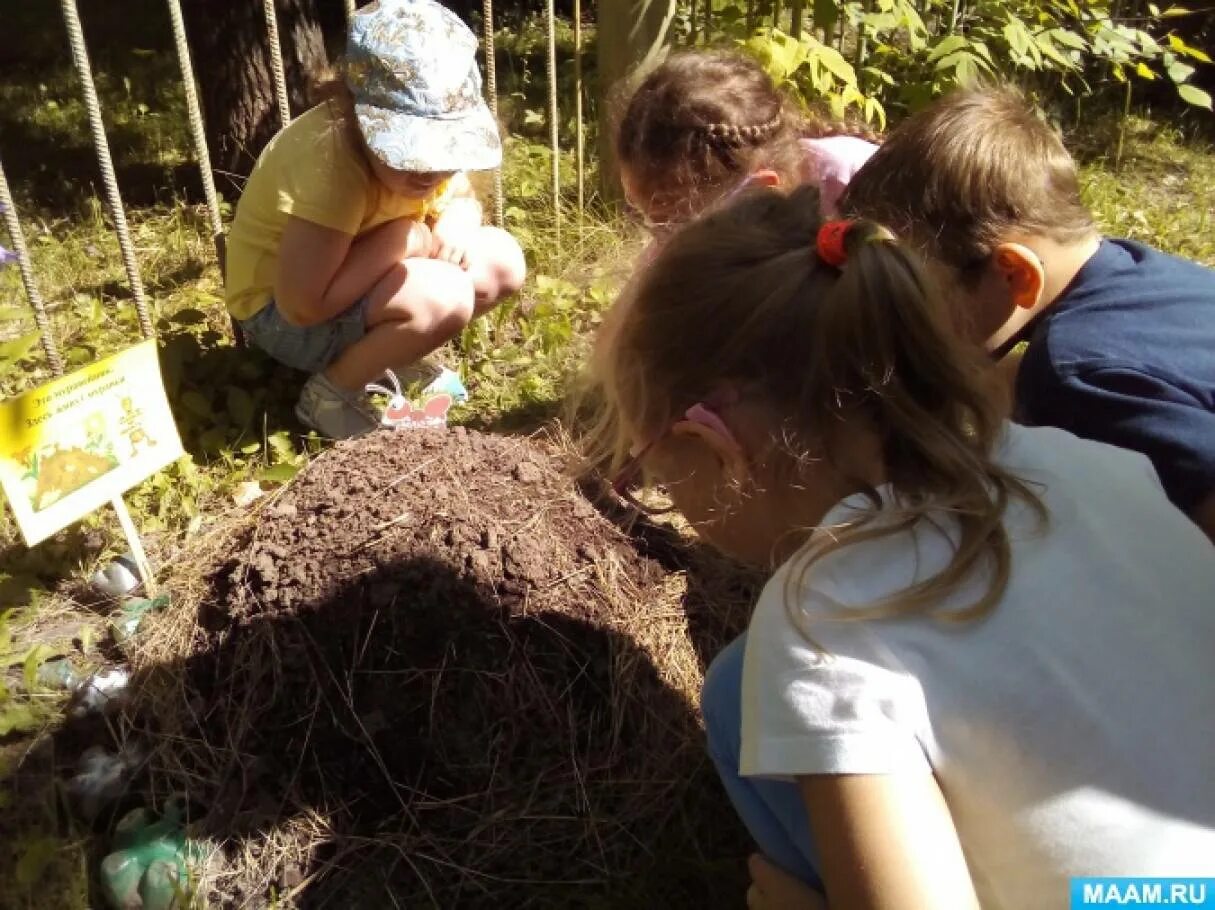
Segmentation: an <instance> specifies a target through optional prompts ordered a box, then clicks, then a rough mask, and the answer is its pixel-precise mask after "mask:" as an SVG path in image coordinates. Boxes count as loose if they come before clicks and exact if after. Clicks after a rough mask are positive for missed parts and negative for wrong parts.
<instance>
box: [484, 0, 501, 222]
mask: <svg viewBox="0 0 1215 910" xmlns="http://www.w3.org/2000/svg"><path fill="white" fill-rule="evenodd" d="M481 24H482V27H483V28H484V31H485V39H484V44H485V97H486V100H487V101H488V102H489V109H490V112H491V113H492V114H493V115H494V120H495V121H496V120H497V119H498V59H497V53H496V51H495V50H494V0H484V2H483V3H482V4H481ZM504 205H505V203H504V201H503V193H502V168H500V167H498V168H494V199H493V217H494V224H495V225H497V226H498V227H502V222H503V219H504V215H503V209H504Z"/></svg>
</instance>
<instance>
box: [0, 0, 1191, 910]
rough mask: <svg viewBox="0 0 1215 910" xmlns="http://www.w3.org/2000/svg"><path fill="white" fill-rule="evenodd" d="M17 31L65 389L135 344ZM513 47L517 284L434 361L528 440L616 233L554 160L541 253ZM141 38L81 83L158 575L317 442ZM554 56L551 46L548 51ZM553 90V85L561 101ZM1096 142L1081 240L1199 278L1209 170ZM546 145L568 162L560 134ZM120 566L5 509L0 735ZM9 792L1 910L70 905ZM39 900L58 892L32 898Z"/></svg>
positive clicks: (74, 647) (58, 839)
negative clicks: (133, 265)
mask: <svg viewBox="0 0 1215 910" xmlns="http://www.w3.org/2000/svg"><path fill="white" fill-rule="evenodd" d="M37 6H39V5H37V4H26V5H23V9H22V11H21V12H20V16H22V17H32V16H34V15H35V13H34V12H31V10H32V9H33V8H34V7H37ZM48 6H49V5H48ZM44 12H45V11H43V13H44ZM43 13H40V15H41V14H43ZM6 15H7V13H6ZM23 22H25V20H24V19H22V21H21V22H18V23H16V24H15V25H13V26H12V27H13V28H15V29H16V28H21V33H23V34H26V33H28V34H35V33H36V34H38V35H40V36H41V37H40V38H39V39H38V41H36V42H34V45H35V46H34V47H33V48H32V49H31V51H30V53H31V54H32V55H33V58H34V59H35V61H36V63H37V66H35V67H34V68H33V70H32V72H33V73H35V74H36V75H31V76H30V77H29V78H27V79H25V80H15V81H8V82H6V83H5V84H3V85H0V136H3V137H4V141H3V144H2V147H0V153H2V154H3V155H4V156H5V166H6V169H7V172H8V174H9V178H10V182H11V183H12V184H13V188H14V191H15V193H16V196H17V204H18V207H19V210H20V212H21V216H22V219H23V222H24V228H25V234H26V238H27V241H28V243H29V245H30V247H31V250H32V254H33V259H34V265H35V271H36V274H37V281H38V285H39V288H40V290H41V293H42V295H43V297H44V298H45V300H46V302H47V305H48V308H49V311H50V315H51V322H52V337H53V339H54V341H55V343H56V345H57V346H58V348H59V349H60V350H61V351H62V352H63V353H64V356H65V358H66V359H67V362H68V363H69V366H70V367H72V368H74V367H77V366H81V365H84V364H86V363H89V362H91V361H92V360H94V359H96V358H97V357H101V356H105V355H106V354H109V353H112V352H114V351H116V350H119V349H121V348H122V347H124V346H126V345H128V344H131V343H133V342H135V341H136V340H138V338H139V335H138V322H137V319H136V316H135V312H134V307H133V304H132V301H131V297H130V293H129V289H128V287H127V283H126V277H125V273H124V271H123V269H122V265H121V261H120V258H119V255H118V248H117V244H116V241H115V238H114V235H113V233H112V231H111V229H110V225H109V222H108V218H107V217H106V215H105V214H104V210H103V207H102V205H101V203H100V202H99V201H98V199H97V196H96V194H95V191H94V190H95V188H94V187H93V186H92V185H91V182H92V181H95V179H96V178H95V175H96V173H97V169H96V163H95V161H94V159H93V156H92V151H91V148H90V145H89V141H88V134H87V127H86V125H85V122H84V114H83V110H82V108H81V105H80V102H79V100H78V97H79V92H78V87H77V85H76V83H75V79H74V76H73V75H72V73H71V71H70V70H69V69H68V68H67V67H66V65H65V64H64V62H63V54H62V49H61V48H60V49H58V51H57V50H56V47H55V46H54V42H52V41H50V40H49V39H48V38H47V37H46V35H45V34H44V32H45V30H43V31H37V30H35V31H29V30H28V29H26V28H22V23H23ZM6 24H7V23H6ZM26 24H27V25H28V23H26ZM52 24H53V23H52ZM523 34H524V35H525V36H527V37H525V38H519V39H517V40H516V41H515V43H514V44H512V43H511V42H510V41H504V42H503V45H504V48H505V51H504V53H506V54H507V55H508V56H507V60H508V65H506V66H505V67H504V69H503V71H502V77H501V78H502V84H503V95H504V98H505V104H504V112H505V115H506V117H507V119H508V122H509V123H510V124H511V125H512V127H513V130H514V133H515V138H514V139H513V140H512V141H510V142H509V143H508V145H507V160H506V167H505V174H506V196H507V206H508V207H507V227H508V228H510V229H511V230H512V231H513V232H515V233H516V235H517V236H518V237H519V239H520V241H521V242H522V243H523V244H524V246H525V248H526V249H527V252H528V259H529V264H530V267H531V271H532V280H531V281H530V282H529V285H528V287H527V289H526V290H525V292H524V293H523V294H522V295H521V296H520V298H519V300H518V301H516V302H513V303H511V304H508V305H506V306H504V307H502V308H500V309H499V310H498V311H496V312H495V313H493V314H491V315H490V316H489V317H487V318H485V319H483V320H481V321H479V322H477V323H475V324H474V325H473V326H472V327H471V328H470V329H469V330H468V331H467V332H466V333H465V334H464V336H463V337H462V338H460V339H459V340H458V341H456V342H454V343H453V344H452V345H451V346H450V348H449V350H448V351H446V352H445V354H444V356H445V358H446V359H447V360H448V361H450V362H452V363H457V362H458V363H459V365H460V366H461V368H462V369H463V371H464V374H465V378H466V380H467V383H468V385H469V387H470V390H471V392H472V396H473V397H472V401H471V402H470V404H469V405H468V406H467V407H466V408H463V409H461V410H460V411H459V412H457V414H456V419H458V420H461V421H465V422H470V423H474V424H476V425H479V426H483V427H489V428H494V429H498V430H504V431H528V430H531V429H534V428H535V427H536V426H537V425H538V424H539V423H540V422H541V421H543V420H544V419H546V418H547V417H549V416H551V415H552V414H553V413H554V412H555V411H556V409H557V408H558V406H559V405H560V403H561V401H562V398H563V395H564V394H565V390H566V389H567V388H568V387H569V381H570V377H571V376H572V374H573V373H575V372H576V371H577V369H578V368H579V366H580V365H581V363H582V362H583V360H584V358H585V354H586V351H587V345H588V343H589V339H590V337H591V336H592V334H593V332H594V329H595V327H596V326H597V324H598V321H599V318H600V315H601V313H602V311H603V310H604V308H605V307H606V306H607V305H608V304H609V303H610V301H611V299H612V297H613V294H614V292H615V289H616V288H617V287H618V286H619V284H620V281H621V280H622V278H623V276H624V275H625V274H626V271H627V265H628V262H629V260H630V257H631V255H632V254H633V253H634V252H635V249H636V238H635V237H633V236H632V235H631V233H630V231H629V230H627V229H626V228H625V226H624V224H623V223H622V222H620V221H618V220H615V219H614V218H613V217H611V216H609V215H607V214H605V212H604V211H603V210H601V209H599V208H598V207H597V206H593V207H592V211H591V212H589V213H579V212H576V211H574V210H573V207H572V205H571V203H570V201H569V200H570V199H571V198H572V196H573V188H572V181H573V171H574V168H573V162H572V156H570V155H569V154H568V153H566V154H565V155H563V158H562V173H563V178H564V180H563V198H564V200H565V202H564V211H563V217H562V220H561V243H560V246H558V239H557V234H558V230H557V223H556V221H555V220H554V217H553V214H552V211H551V199H550V195H549V189H548V180H549V177H548V175H549V163H550V159H549V152H548V150H547V149H546V148H545V147H544V145H543V133H544V130H543V127H542V125H541V124H540V123H538V121H537V112H538V111H539V110H540V109H541V108H540V105H539V102H538V100H537V99H539V98H543V88H542V83H541V82H540V80H541V79H542V78H543V64H542V62H541V63H539V64H538V63H537V61H538V60H540V59H541V58H540V56H539V55H540V53H541V49H540V46H539V44H538V42H537V39H536V32H535V30H530V31H529V30H524V31H523ZM154 38H155V36H154V35H151V34H149V35H142V34H137V35H135V36H134V37H133V38H132V39H131V40H130V41H128V42H126V45H125V46H126V47H127V48H128V49H127V50H125V51H121V52H119V51H114V52H112V53H100V54H98V55H97V57H96V59H95V68H97V69H98V70H99V74H100V75H99V79H98V89H99V91H100V93H101V97H102V104H103V108H104V110H105V111H106V113H107V125H108V126H109V128H110V135H111V141H112V145H113V148H114V151H115V157H116V161H117V163H118V171H119V176H120V180H121V182H122V184H123V189H124V192H125V193H127V198H128V202H129V203H131V205H130V211H129V220H130V224H131V227H132V231H133V233H134V237H135V244H136V247H137V249H138V252H139V264H140V272H141V276H142V279H143V282H144V284H145V287H146V288H147V291H148V296H149V298H150V301H151V305H152V308H153V317H154V323H155V325H156V327H157V331H158V334H159V337H160V342H161V347H162V365H163V371H164V375H165V384H166V388H167V390H168V392H169V396H170V399H171V402H172V404H173V408H174V413H175V415H176V417H177V420H178V424H179V428H180V430H181V433H182V436H183V440H184V442H185V445H186V448H187V451H188V452H189V455H188V457H186V458H184V459H182V460H181V461H179V462H178V463H177V464H176V465H174V466H173V467H171V468H170V469H168V470H167V471H165V472H162V473H161V474H160V475H158V476H157V477H155V478H152V479H150V480H149V481H147V482H145V483H144V484H142V485H141V486H139V487H138V488H136V489H135V490H133V491H131V492H130V493H129V494H128V496H127V500H128V502H129V504H130V506H131V509H132V511H133V512H134V514H135V515H136V521H137V523H138V524H139V526H140V527H141V529H142V530H143V531H144V532H145V533H146V534H147V535H148V538H149V540H150V542H151V543H152V544H153V545H154V547H155V548H156V549H157V550H158V551H159V552H161V553H165V554H168V553H171V552H173V550H174V548H175V547H176V546H178V545H179V544H181V543H182V542H183V541H186V540H188V539H189V538H190V537H191V536H193V535H197V534H199V533H202V532H203V531H205V529H206V528H207V526H208V525H209V524H210V523H212V522H214V521H216V520H217V519H218V517H219V516H221V515H222V514H223V513H224V512H225V510H227V509H229V508H231V506H232V494H233V492H234V490H235V489H236V487H237V485H238V484H240V483H242V482H247V481H251V480H259V481H261V482H264V483H266V484H267V485H270V484H273V483H279V482H282V481H283V480H284V479H285V478H287V477H289V476H290V475H291V473H292V472H293V470H294V469H295V468H296V467H298V465H299V464H300V463H301V462H302V461H303V460H304V459H306V458H307V457H308V456H309V455H310V454H311V453H313V452H315V451H317V450H318V449H319V447H320V446H321V443H320V441H319V440H316V439H315V437H311V436H309V434H307V433H305V432H304V430H303V428H302V427H300V426H299V425H298V423H297V422H296V421H295V420H294V418H293V416H292V414H291V405H292V403H293V399H294V394H295V391H296V389H297V388H298V384H299V380H300V376H299V375H298V374H295V373H293V372H292V371H290V370H286V369H284V368H281V367H278V366H276V365H274V364H273V363H271V362H270V361H269V360H267V359H266V358H264V357H261V356H260V355H258V354H256V353H254V352H243V351H237V350H236V349H235V348H234V347H233V346H232V344H231V339H230V337H229V334H228V326H227V318H226V315H225V313H224V311H223V307H222V303H221V284H220V277H219V273H218V269H217V267H216V264H215V260H214V252H213V250H212V247H211V243H210V240H209V239H208V236H207V234H208V232H207V227H206V220H205V217H204V213H203V211H202V209H201V207H200V206H199V204H198V199H199V193H198V190H197V178H196V176H195V175H193V173H192V172H191V165H190V155H189V152H188V145H187V139H186V135H185V130H184V125H183V119H184V118H183V106H182V99H181V91H180V86H179V83H178V81H177V79H178V77H177V73H176V69H175V66H174V64H173V62H172V57H171V56H167V55H164V54H155V55H149V54H147V53H144V52H142V51H140V50H139V47H140V43H141V42H144V41H145V39H146V43H148V44H149V46H150V45H151V43H152V42H153V41H154ZM562 40H563V43H565V44H568V35H567V34H566V33H564V32H563V34H562ZM516 45H517V46H516ZM111 72H112V73H120V72H130V73H132V74H133V75H130V76H127V77H125V78H124V77H122V76H116V75H114V76H112V75H107V73H111ZM569 78H570V76H569V72H568V67H564V66H563V68H562V81H563V86H566V87H568V84H569ZM538 86H540V87H539V88H538ZM564 110H565V111H567V112H568V111H570V110H572V108H570V107H568V106H567V107H565V108H564ZM589 115H590V111H589V110H588V116H589ZM1116 135H1117V122H1116V121H1110V120H1100V121H1097V122H1096V123H1094V124H1092V125H1091V126H1090V127H1089V128H1088V129H1086V130H1085V131H1084V132H1083V133H1082V134H1078V135H1076V136H1073V137H1071V139H1072V141H1073V144H1074V145H1075V146H1076V147H1077V148H1078V149H1079V150H1080V151H1081V153H1082V155H1081V157H1082V160H1083V162H1084V163H1083V178H1084V183H1085V193H1086V198H1087V199H1088V201H1089V203H1090V205H1091V206H1092V208H1093V210H1094V212H1095V213H1096V216H1097V218H1098V221H1099V223H1100V225H1101V227H1102V229H1103V230H1104V231H1106V232H1108V233H1110V234H1112V235H1118V236H1127V237H1133V238H1136V239H1141V240H1143V241H1145V242H1147V243H1150V244H1153V245H1155V246H1158V247H1160V248H1162V249H1165V250H1169V251H1172V252H1176V253H1178V254H1180V255H1183V256H1187V257H1189V258H1192V259H1196V260H1198V261H1201V262H1205V263H1207V264H1211V265H1215V232H1213V231H1212V230H1211V220H1212V214H1213V213H1212V206H1213V205H1215V200H1213V199H1212V189H1211V187H1212V186H1215V154H1212V151H1211V149H1210V148H1206V147H1202V146H1200V145H1197V144H1194V143H1186V142H1185V141H1183V138H1182V137H1181V136H1180V134H1179V133H1178V132H1177V131H1176V130H1173V129H1170V128H1169V127H1167V126H1162V125H1159V124H1154V123H1152V122H1150V121H1146V120H1140V119H1132V120H1130V121H1128V123H1127V138H1126V145H1125V151H1124V154H1123V156H1122V160H1121V162H1120V163H1119V168H1118V170H1117V172H1115V170H1114V168H1113V156H1114V151H1113V150H1114V149H1115V148H1116ZM563 137H564V143H565V147H567V148H568V147H571V146H572V142H571V141H570V125H569V122H568V119H567V121H566V122H565V123H564V124H563ZM592 139H593V136H592V137H590V138H589V139H588V147H590V146H591V144H592V143H591V141H590V140H592ZM538 140H539V141H538ZM589 179H590V180H591V181H592V182H593V180H594V173H593V171H592V173H591V175H590V176H589ZM0 242H2V241H0ZM6 245H7V244H6ZM33 331H34V325H33V320H32V317H31V315H30V313H29V311H28V307H27V306H26V302H25V296H24V292H23V290H22V287H21V283H20V280H19V278H18V274H17V270H16V269H8V270H6V271H4V272H2V273H0V345H5V344H9V345H13V343H14V342H16V341H19V340H20V339H23V338H29V336H30V333H31V332H33ZM6 350H7V352H8V354H9V355H10V356H8V357H6V356H5V352H6ZM13 354H14V351H13V349H12V348H11V347H10V348H7V349H6V348H4V347H2V346H0V394H3V395H11V394H13V393H15V392H18V391H20V390H22V389H26V388H29V387H31V386H33V385H35V384H37V383H39V382H41V381H43V380H45V379H47V378H49V375H50V373H49V370H48V369H47V367H46V364H45V362H44V359H43V357H42V355H41V351H40V350H39V348H38V347H37V346H36V345H35V346H33V347H30V348H29V350H28V353H26V354H23V355H21V356H11V355H13ZM122 549H125V545H124V544H123V543H122V542H121V536H120V535H119V534H118V531H117V525H116V522H115V520H114V518H113V516H112V515H111V514H109V512H108V510H105V511H102V512H100V513H97V514H96V515H93V516H90V517H89V518H87V519H86V520H85V521H84V522H83V523H82V524H81V525H80V526H79V527H77V528H73V529H70V530H69V531H66V532H64V533H63V534H61V535H59V536H58V537H57V538H55V539H53V540H51V541H49V542H47V543H45V544H43V545H42V546H40V547H38V548H37V549H35V550H33V551H26V549H25V548H24V546H23V545H22V544H21V542H20V540H19V537H18V535H17V530H16V527H15V525H14V523H13V521H12V519H11V516H10V515H9V514H8V512H7V510H4V511H0V611H3V610H5V609H6V608H8V609H9V610H11V612H7V613H0V658H2V664H3V665H0V722H2V721H4V719H6V718H7V719H9V720H10V721H14V723H16V722H17V721H19V723H16V729H17V731H18V732H26V733H33V732H37V731H38V730H40V729H42V728H43V727H45V726H46V725H48V724H51V723H53V722H54V719H55V717H56V712H57V710H58V709H59V707H60V697H59V696H58V695H56V694H55V693H53V692H50V691H48V690H46V689H44V688H42V687H39V686H37V685H34V686H29V685H27V680H26V679H25V678H24V676H25V674H24V672H23V671H24V669H25V664H26V663H27V662H28V661H27V659H28V657H29V654H30V648H31V647H33V646H34V645H35V644H37V643H42V644H44V645H45V646H46V647H47V649H49V651H51V652H54V653H65V654H68V655H70V656H72V658H73V659H74V660H75V661H76V662H77V663H78V664H80V665H88V664H89V663H90V662H92V661H95V660H97V659H98V657H99V656H100V654H99V651H98V648H97V645H96V644H95V642H96V641H100V640H101V639H102V638H103V628H102V627H103V620H102V619H100V618H99V617H97V616H96V615H94V614H91V613H79V612H73V611H72V610H71V609H70V605H65V604H64V603H63V601H62V600H61V599H56V598H53V597H52V596H51V595H50V593H49V592H50V590H51V589H52V588H54V587H55V586H56V585H57V584H59V583H60V582H61V581H62V580H63V579H65V578H67V577H70V576H73V575H79V574H81V573H85V572H88V571H90V570H91V568H92V567H93V566H94V565H96V564H97V563H98V562H100V561H103V560H105V559H108V558H109V557H111V556H112V555H114V554H115V553H116V552H118V551H120V550H122ZM43 653H45V652H43ZM28 744H29V740H28V739H22V738H14V737H13V736H11V735H9V736H5V735H2V734H0V779H3V778H4V777H7V776H8V774H9V772H10V771H11V769H12V768H13V767H14V766H15V765H16V763H17V762H18V761H19V760H21V759H23V758H24V757H25V750H26V749H27V747H28ZM35 767H37V765H35ZM22 787H23V791H24V792H25V793H26V794H27V796H26V797H25V798H23V799H22V801H21V805H20V806H18V807H8V806H6V805H5V803H4V802H3V800H5V799H7V798H9V791H8V790H6V789H0V815H3V816H4V822H3V823H2V824H3V825H5V826H7V827H8V828H9V832H10V834H6V835H0V841H2V842H3V843H4V850H6V851H7V855H6V854H5V853H4V852H3V851H0V894H4V895H5V896H6V898H7V897H11V898H12V900H13V902H14V904H15V905H16V906H29V907H34V906H37V907H57V906H65V907H67V906H83V905H84V891H85V887H86V882H87V874H86V873H85V869H86V868H87V865H86V862H87V859H88V854H87V842H86V841H85V840H84V839H82V838H77V837H76V836H75V833H74V832H72V831H71V830H69V831H68V833H67V836H64V828H63V827H62V825H61V822H60V813H59V811H58V807H57V805H56V802H55V796H54V789H53V787H51V786H49V784H48V783H47V781H46V780H42V779H39V780H38V781H31V780H27V781H23V784H22ZM29 794H33V795H32V796H30V795H29ZM9 869H13V870H15V872H16V878H15V879H13V880H6V879H5V875H6V873H7V871H8V870H9ZM50 882H58V883H59V885H58V887H55V888H54V889H53V890H48V889H49V884H48V883H50Z"/></svg>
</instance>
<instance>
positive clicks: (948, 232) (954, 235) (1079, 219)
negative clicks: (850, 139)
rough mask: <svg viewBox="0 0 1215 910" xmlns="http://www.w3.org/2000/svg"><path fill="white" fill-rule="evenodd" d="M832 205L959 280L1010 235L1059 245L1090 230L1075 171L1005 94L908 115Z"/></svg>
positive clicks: (984, 94) (964, 93)
mask: <svg viewBox="0 0 1215 910" xmlns="http://www.w3.org/2000/svg"><path fill="white" fill-rule="evenodd" d="M840 206H841V211H844V212H849V213H852V214H854V215H858V216H863V217H866V218H873V219H876V220H878V221H881V222H882V223H884V224H888V225H889V226H890V227H891V228H893V229H894V230H895V231H897V232H898V233H899V234H900V235H901V236H907V237H908V238H910V239H912V240H913V241H915V242H916V244H917V245H918V246H919V247H920V248H921V249H922V250H923V251H924V252H925V253H927V254H928V255H929V256H931V257H932V258H933V259H936V260H939V261H941V262H944V263H946V264H947V265H949V266H951V267H953V268H954V269H956V270H958V271H959V272H961V273H962V276H963V278H966V277H967V276H968V273H974V272H975V271H976V270H977V268H978V267H980V266H982V265H983V264H985V263H986V262H987V260H988V259H989V257H990V256H991V254H992V253H993V251H994V250H995V247H996V246H997V245H998V244H999V243H1000V242H1001V241H1002V240H1003V239H1004V238H1005V237H1006V236H1007V235H1008V233H1009V232H1010V231H1014V230H1015V231H1023V232H1026V233H1029V234H1039V235H1043V236H1046V237H1049V238H1050V239H1052V240H1055V241H1058V242H1060V243H1068V242H1072V241H1077V240H1083V239H1085V238H1086V237H1088V236H1090V235H1091V234H1092V233H1093V231H1094V226H1093V219H1092V215H1091V214H1090V213H1089V211H1088V209H1087V208H1086V207H1085V205H1084V203H1083V201H1082V200H1081V197H1080V181H1079V177H1078V175H1077V173H1076V163H1075V162H1074V161H1073V160H1072V157H1071V155H1069V154H1068V152H1067V149H1066V148H1064V146H1063V141H1062V140H1061V139H1060V137H1059V134H1058V133H1057V132H1056V131H1055V130H1054V129H1053V128H1052V127H1051V126H1050V125H1049V124H1048V123H1046V121H1045V120H1044V119H1043V118H1042V117H1041V116H1040V115H1039V113H1038V112H1037V111H1036V110H1035V109H1034V108H1033V107H1032V106H1030V104H1029V103H1028V102H1027V101H1026V100H1025V97H1024V96H1023V95H1022V94H1021V93H1020V92H1019V91H1017V90H1016V89H1014V88H1011V87H1009V86H980V87H976V88H970V89H961V90H958V91H955V92H952V93H950V94H949V95H946V96H945V97H944V98H941V99H940V100H939V101H937V102H936V103H934V104H932V105H931V106H929V107H928V108H926V109H924V110H923V111H920V112H919V113H917V114H913V115H912V116H911V117H909V118H908V119H907V120H905V121H904V122H903V123H901V124H900V125H899V126H898V127H897V128H896V129H894V130H893V131H892V132H891V133H890V135H889V136H887V138H886V140H885V142H883V143H882V147H881V148H880V149H878V151H877V152H876V153H875V154H874V155H873V157H872V158H870V159H869V161H868V162H867V163H866V164H865V166H864V167H863V168H861V170H860V171H859V172H858V173H857V174H856V175H855V176H854V177H853V178H852V181H851V183H849V185H848V189H847V190H846V191H845V193H844V197H843V199H842V200H841V202H840Z"/></svg>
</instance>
